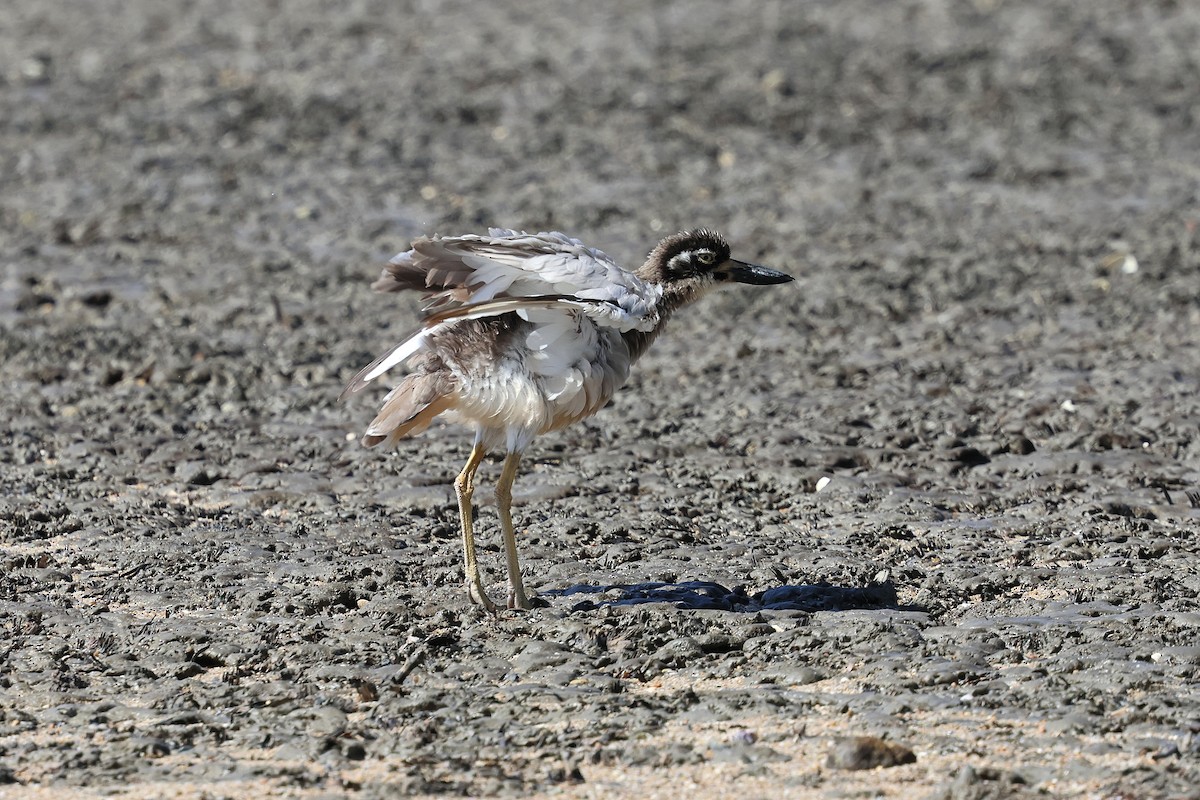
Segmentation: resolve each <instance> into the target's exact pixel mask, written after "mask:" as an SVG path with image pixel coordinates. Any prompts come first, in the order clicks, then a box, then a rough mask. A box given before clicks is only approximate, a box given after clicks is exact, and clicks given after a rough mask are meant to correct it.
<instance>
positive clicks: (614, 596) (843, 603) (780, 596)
mask: <svg viewBox="0 0 1200 800" xmlns="http://www.w3.org/2000/svg"><path fill="white" fill-rule="evenodd" d="M542 594H543V595H548V596H554V597H575V596H579V595H604V597H603V598H596V599H593V598H590V597H584V598H582V599H580V600H579V602H577V603H576V604H575V605H574V606H572V607H571V610H572V611H591V610H594V609H597V608H601V607H603V606H633V605H641V604H643V603H671V604H673V605H675V607H676V608H685V609H709V610H715V611H734V612H742V613H753V612H757V611H808V612H813V611H849V610H852V609H891V610H896V611H922V610H924V609H921V608H919V607H916V606H907V605H905V606H901V605H900V604H899V599H898V597H897V596H896V586H895V584H894V583H892V582H891V581H885V582H883V583H872V584H869V585H867V586H833V585H831V584H800V585H784V586H775V587H772V588H770V589H766V590H764V591H761V592H755V593H754V594H746V590H745V589H744V588H742V587H740V586H738V587H735V588H733V589H728V588H726V587H724V586H722V585H721V584H719V583H714V582H712V581H685V582H683V583H636V584H632V585H612V586H584V585H579V586H570V587H568V588H566V589H556V590H553V591H548V592H542Z"/></svg>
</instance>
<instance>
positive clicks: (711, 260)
mask: <svg viewBox="0 0 1200 800" xmlns="http://www.w3.org/2000/svg"><path fill="white" fill-rule="evenodd" d="M696 258H697V259H698V260H699V261H700V263H701V264H703V265H704V266H706V267H711V266H712V265H713V264H715V263H716V262H717V255H716V253H714V252H713V251H711V250H701V251H700V252H698V253H696Z"/></svg>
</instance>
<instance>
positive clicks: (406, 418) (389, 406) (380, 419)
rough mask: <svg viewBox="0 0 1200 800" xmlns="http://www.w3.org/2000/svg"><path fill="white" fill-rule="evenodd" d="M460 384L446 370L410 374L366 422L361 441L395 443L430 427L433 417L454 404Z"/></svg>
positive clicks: (374, 443)
mask: <svg viewBox="0 0 1200 800" xmlns="http://www.w3.org/2000/svg"><path fill="white" fill-rule="evenodd" d="M456 389H457V384H456V383H455V382H454V378H452V377H451V376H450V375H449V374H447V373H445V372H416V373H413V374H411V375H409V376H407V377H406V378H405V379H404V380H403V381H401V382H400V384H399V385H398V386H397V387H396V388H395V389H393V390H392V391H391V393H389V394H388V396H387V399H385V400H384V402H383V408H381V409H380V410H379V414H378V415H376V417H375V419H374V420H372V422H371V424H370V425H369V426H367V432H366V433H365V434H364V435H363V439H362V443H363V444H364V445H366V446H367V447H374V446H375V445H377V444H379V443H380V442H384V441H386V442H388V443H389V444H395V443H396V442H397V441H399V440H400V439H403V438H404V437H405V436H414V435H416V434H418V433H420V432H421V431H423V430H425V429H426V428H428V427H429V424H430V423H431V422H433V420H434V418H435V417H437V415H438V414H441V413H442V412H443V411H445V410H447V409H449V408H451V407H453V405H454V392H455V390H456Z"/></svg>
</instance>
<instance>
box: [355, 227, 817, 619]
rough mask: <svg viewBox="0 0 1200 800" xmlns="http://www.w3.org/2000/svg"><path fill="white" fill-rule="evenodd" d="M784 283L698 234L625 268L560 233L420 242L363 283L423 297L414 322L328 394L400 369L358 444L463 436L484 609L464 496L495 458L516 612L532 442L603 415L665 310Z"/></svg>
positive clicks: (464, 521)
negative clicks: (445, 432)
mask: <svg viewBox="0 0 1200 800" xmlns="http://www.w3.org/2000/svg"><path fill="white" fill-rule="evenodd" d="M791 280H794V278H793V277H792V276H791V275H788V274H786V273H783V272H780V271H778V270H775V269H772V268H769V267H764V266H760V265H757V264H751V263H747V262H744V261H738V260H735V259H733V258H732V257H731V256H730V246H729V243H728V241H726V239H725V238H724V237H723V236H721V235H720V234H719V233H716V232H714V231H712V230H709V229H706V228H696V229H694V230H688V231H681V232H679V233H675V234H672V235H670V236H667V237H666V238H664V239H663V240H662V241H660V242H659V243H658V245H657V246H656V247H654V249H653V250H652V251H651V252H650V254H649V256H648V257H647V258H646V261H645V262H644V263H643V264H642V265H641V266H640V267H638V268H637V269H636V270H633V271H629V270H626V269H624V268H622V267H621V266H619V265H618V264H617V263H616V262H615V261H613V259H611V258H609V257H608V256H607V255H606V254H605V253H603V252H602V251H600V250H598V249H595V248H592V247H588V246H587V245H585V244H583V242H581V241H579V240H578V239H574V238H571V237H569V236H567V235H566V234H564V233H560V232H558V231H547V232H541V233H533V234H530V233H525V232H519V231H515V230H507V229H503V228H490V229H489V230H488V233H487V235H481V234H466V235H461V236H441V235H434V236H423V237H420V238H417V239H415V240H413V241H412V243H411V249H409V250H406V251H404V252H402V253H399V254H398V255H396V256H394V257H393V258H392V259H391V260H390V261H388V262H387V264H386V265H385V266H384V268H383V272H382V274H381V276H380V277H379V279H378V280H377V281H375V283H374V284H373V285H372V288H374V289H375V290H376V291H378V292H409V291H416V292H421V293H423V295H424V301H425V305H424V308H423V309H422V317H421V323H420V327H419V328H418V329H417V330H416V331H415V332H413V333H412V334H410V335H409V336H407V337H405V338H404V339H403V340H402V341H401V342H400V343H399V344H397V345H396V346H394V347H392V348H391V349H389V350H387V351H385V352H384V353H383V354H382V355H380V356H379V357H378V358H377V359H375V360H374V361H373V362H371V363H370V364H368V365H367V366H365V367H363V368H362V369H361V370H360V371H359V372H358V374H357V375H355V376H354V378H353V379H352V380H351V381H350V383H349V384H348V385H347V386H346V388H345V390H344V391H343V392H342V395H341V397H340V398H339V399H345V398H346V397H347V396H349V395H352V394H354V393H356V392H359V391H361V390H362V389H363V388H364V387H366V386H368V385H369V384H371V383H372V382H374V381H376V380H378V379H379V378H381V377H383V376H384V375H385V374H387V373H389V372H390V371H391V370H393V369H395V368H396V367H399V366H401V365H407V368H408V371H407V373H406V374H405V375H404V377H403V378H402V379H401V380H399V382H398V383H396V384H395V386H394V388H392V389H391V391H390V392H389V393H388V394H387V396H386V397H385V399H384V401H383V405H382V406H381V408H380V410H379V413H378V414H377V415H376V417H375V418H374V420H372V421H371V423H370V425H368V426H367V429H366V433H365V434H364V435H363V437H362V443H363V444H364V445H365V446H367V447H375V446H377V445H381V444H386V445H389V446H393V447H394V446H396V445H397V444H398V443H399V442H400V440H402V439H405V438H406V437H410V436H414V435H416V434H418V433H421V432H422V431H424V430H425V429H427V428H428V427H429V425H430V424H431V423H432V422H433V421H434V419H435V418H437V417H439V416H441V417H444V418H445V419H447V420H449V421H452V422H459V423H464V424H466V425H468V426H470V427H471V428H473V430H474V435H475V438H474V444H473V446H472V448H471V452H470V455H469V456H468V457H467V462H466V464H465V465H464V466H463V468H462V471H461V472H459V474H458V477H457V478H456V479H455V481H454V489H455V495H456V497H457V500H458V512H459V522H460V527H461V532H462V542H463V557H464V561H465V575H466V588H467V593H468V595H469V597H470V600H471V601H473V602H474V603H476V604H478V605H480V606H482V607H483V608H484V609H486V610H487V611H488V612H491V613H492V614H496V613H498V612H497V605H496V603H494V602H493V601H492V600H491V598H490V597H489V596H488V594H487V592H486V591H485V589H484V585H483V578H482V575H481V573H480V570H479V563H478V560H477V557H476V552H475V536H474V516H473V511H472V497H473V493H474V490H475V473H476V471H477V470H478V469H479V466H480V464H481V463H482V462H483V460H484V458H485V457H486V456H487V454H488V453H490V452H497V451H500V452H503V454H504V460H503V466H502V468H501V471H500V477H499V478H498V479H497V482H496V487H495V493H496V504H497V506H498V510H499V517H500V528H501V533H502V536H503V542H504V555H505V561H506V562H507V568H508V603H507V606H508V608H509V609H522V610H527V609H530V608H532V603H531V601H530V597H529V593H528V592H526V590H525V586H524V583H523V581H522V578H521V567H520V563H519V561H518V556H517V543H516V534H515V532H514V529H513V521H512V487H513V482H514V480H515V479H516V477H517V472H518V468H519V464H520V461H521V457H522V455H523V454H524V452H525V450H526V449H527V448H528V447H529V445H530V444H531V443H532V441H533V440H534V438H535V437H537V436H540V435H541V434H545V433H549V432H551V431H556V430H559V429H561V428H565V427H566V426H568V425H571V424H572V423H575V422H578V421H580V420H583V419H586V418H588V417H590V416H592V415H593V414H595V413H596V412H597V411H599V410H600V409H601V408H602V407H603V406H605V405H606V404H607V403H608V402H609V400H610V399H611V398H612V397H613V394H614V393H615V392H616V391H617V390H618V389H619V388H620V387H621V386H622V385H623V384H624V383H625V381H626V379H627V378H628V377H629V372H630V368H631V366H632V365H633V363H634V362H635V361H637V360H638V358H640V357H641V356H642V355H643V354H644V353H645V352H646V349H647V348H648V347H650V345H651V344H652V343H653V342H654V340H655V339H656V338H657V337H658V335H659V334H660V333H662V331H663V329H664V327H665V326H666V324H667V322H668V321H669V320H670V319H671V318H672V317H673V316H674V315H675V313H676V312H678V311H679V310H680V309H682V308H683V307H684V306H687V305H690V304H691V303H693V302H695V301H697V300H699V299H700V298H701V297H703V296H704V295H705V294H707V293H708V292H709V291H710V290H712V289H715V288H717V287H720V286H722V285H726V284H732V283H742V284H758V285H768V284H780V283H787V282H788V281H791Z"/></svg>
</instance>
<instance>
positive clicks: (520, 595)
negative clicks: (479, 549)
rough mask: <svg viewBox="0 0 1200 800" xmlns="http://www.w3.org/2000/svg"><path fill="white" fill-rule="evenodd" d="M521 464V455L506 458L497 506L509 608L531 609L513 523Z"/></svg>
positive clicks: (497, 495) (513, 454) (498, 482)
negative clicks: (514, 493)
mask: <svg viewBox="0 0 1200 800" xmlns="http://www.w3.org/2000/svg"><path fill="white" fill-rule="evenodd" d="M520 463H521V454H520V453H509V454H508V455H507V456H505V457H504V468H503V469H502V470H501V471H500V480H498V481H496V505H497V506H499V508H500V529H501V530H502V531H503V532H504V558H505V559H506V560H507V561H508V607H509V608H524V609H529V608H532V607H533V606H532V605H530V603H529V598H528V597H526V596H525V584H524V582H523V581H522V580H521V564H520V563H519V562H518V561H517V535H516V533H515V532H514V531H513V521H512V485H513V481H514V480H516V478H517V465H518V464H520Z"/></svg>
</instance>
